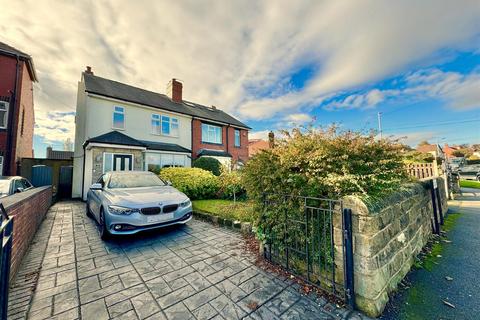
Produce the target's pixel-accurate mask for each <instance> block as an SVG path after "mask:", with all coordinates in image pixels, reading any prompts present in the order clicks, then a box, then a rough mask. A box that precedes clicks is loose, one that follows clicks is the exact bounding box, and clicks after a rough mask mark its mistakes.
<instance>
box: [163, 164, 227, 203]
mask: <svg viewBox="0 0 480 320" xmlns="http://www.w3.org/2000/svg"><path fill="white" fill-rule="evenodd" d="M159 176H160V178H162V179H163V180H168V181H170V182H171V183H172V185H173V186H174V187H175V188H177V189H178V190H180V191H181V192H183V193H185V194H186V195H187V196H188V197H189V198H190V199H192V200H196V199H212V198H216V197H217V193H218V190H219V187H220V185H219V181H218V178H217V177H216V176H214V175H213V174H212V173H211V172H210V171H206V170H203V169H200V168H178V167H177V168H164V169H162V170H161V171H160V174H159Z"/></svg>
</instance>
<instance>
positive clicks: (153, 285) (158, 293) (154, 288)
mask: <svg viewBox="0 0 480 320" xmlns="http://www.w3.org/2000/svg"><path fill="white" fill-rule="evenodd" d="M145 284H146V285H147V287H148V289H149V290H150V292H152V294H153V296H154V297H155V298H159V297H163V296H164V295H166V294H168V293H170V292H172V291H173V290H172V289H171V288H170V287H169V286H168V284H167V282H165V280H163V278H162V277H157V278H154V279H152V280H149V281H147V282H145Z"/></svg>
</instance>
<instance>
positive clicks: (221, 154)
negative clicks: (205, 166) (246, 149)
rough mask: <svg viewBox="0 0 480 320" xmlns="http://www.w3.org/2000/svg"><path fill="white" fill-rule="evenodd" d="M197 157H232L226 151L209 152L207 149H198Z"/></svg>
mask: <svg viewBox="0 0 480 320" xmlns="http://www.w3.org/2000/svg"><path fill="white" fill-rule="evenodd" d="M197 156H199V157H201V156H212V157H228V158H231V157H232V155H231V154H230V153H228V152H226V151H221V150H209V149H200V151H199V152H198V154H197Z"/></svg>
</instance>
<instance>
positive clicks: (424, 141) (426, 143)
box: [418, 140, 430, 147]
mask: <svg viewBox="0 0 480 320" xmlns="http://www.w3.org/2000/svg"><path fill="white" fill-rule="evenodd" d="M429 144H430V142H428V141H427V140H422V141H420V142H419V143H418V146H419V147H420V146H426V145H429Z"/></svg>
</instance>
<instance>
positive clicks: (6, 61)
mask: <svg viewBox="0 0 480 320" xmlns="http://www.w3.org/2000/svg"><path fill="white" fill-rule="evenodd" d="M15 66H16V60H15V59H14V58H12V57H7V56H2V55H0V70H1V72H0V96H2V97H9V98H11V95H12V92H13V89H14V88H15ZM11 109H12V107H11V106H10V110H11ZM6 148H7V130H6V129H0V153H1V154H3V156H5V152H6ZM4 166H5V165H4ZM6 173H7V172H6ZM0 174H1V173H0ZM7 174H8V173H7Z"/></svg>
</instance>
